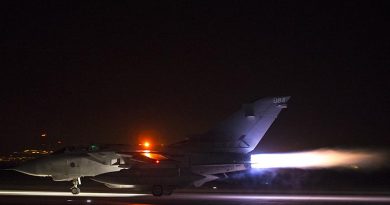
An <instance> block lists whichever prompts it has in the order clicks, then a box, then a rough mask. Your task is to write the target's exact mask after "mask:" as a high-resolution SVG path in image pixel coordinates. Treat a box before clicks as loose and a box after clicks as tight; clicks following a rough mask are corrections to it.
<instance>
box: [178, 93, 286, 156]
mask: <svg viewBox="0 0 390 205" xmlns="http://www.w3.org/2000/svg"><path fill="white" fill-rule="evenodd" d="M289 99H290V96H284V97H266V98H262V99H260V100H257V101H255V102H253V103H251V104H246V105H244V106H243V107H242V108H241V109H240V110H238V111H237V112H236V113H234V114H233V115H231V116H230V117H228V118H227V119H225V120H224V121H222V122H221V123H219V124H218V125H217V126H216V127H215V128H213V129H211V130H210V131H208V132H207V133H205V134H202V135H198V136H195V137H191V138H189V139H188V140H187V141H184V142H179V143H176V144H173V146H172V147H182V148H184V147H186V149H190V150H192V151H195V152H232V153H241V154H245V153H248V152H250V151H252V150H253V149H254V148H255V147H256V146H257V144H258V143H259V142H260V140H261V139H262V138H263V136H264V135H265V133H266V132H267V130H268V129H269V128H270V126H271V125H272V123H273V122H274V121H275V119H276V118H277V117H278V115H279V113H280V111H281V110H282V109H283V108H286V107H287V102H288V100H289Z"/></svg>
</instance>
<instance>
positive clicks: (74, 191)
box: [70, 178, 81, 195]
mask: <svg viewBox="0 0 390 205" xmlns="http://www.w3.org/2000/svg"><path fill="white" fill-rule="evenodd" d="M72 183H73V186H72V188H70V190H71V192H72V194H74V195H76V194H80V189H79V188H78V187H77V186H78V185H81V179H80V178H76V179H73V181H72Z"/></svg>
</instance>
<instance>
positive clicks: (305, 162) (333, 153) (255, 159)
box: [251, 149, 382, 169]
mask: <svg viewBox="0 0 390 205" xmlns="http://www.w3.org/2000/svg"><path fill="white" fill-rule="evenodd" d="M381 159H382V156H381V154H379V153H374V152H368V151H348V150H330V149H320V150H313V151H306V152H293V153H272V154H252V155H251V167H252V168H312V169H313V168H332V167H350V168H354V169H358V168H360V167H361V166H362V167H366V166H372V165H375V164H376V163H379V162H380V161H381Z"/></svg>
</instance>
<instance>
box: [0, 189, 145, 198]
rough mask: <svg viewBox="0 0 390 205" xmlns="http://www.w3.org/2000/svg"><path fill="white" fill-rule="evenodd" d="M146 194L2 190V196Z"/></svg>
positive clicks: (133, 195) (0, 191) (125, 195)
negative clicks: (76, 193) (74, 193)
mask: <svg viewBox="0 0 390 205" xmlns="http://www.w3.org/2000/svg"><path fill="white" fill-rule="evenodd" d="M145 195H146V194H130V193H96V192H82V193H80V194H78V195H73V194H72V193H70V192H55V191H10V190H0V196H74V197H136V196H145Z"/></svg>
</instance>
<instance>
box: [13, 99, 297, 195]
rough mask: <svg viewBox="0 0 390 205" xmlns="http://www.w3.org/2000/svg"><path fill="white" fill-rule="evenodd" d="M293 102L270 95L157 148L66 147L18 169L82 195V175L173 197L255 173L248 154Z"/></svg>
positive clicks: (17, 169)
mask: <svg viewBox="0 0 390 205" xmlns="http://www.w3.org/2000/svg"><path fill="white" fill-rule="evenodd" d="M289 99H290V97H289V96H285V97H266V98H262V99H259V100H257V101H255V102H253V103H250V104H245V105H243V106H242V108H241V109H240V110H238V111H237V112H236V113H234V114H233V115H231V116H230V117H228V118H227V119H225V120H224V121H222V122H220V123H219V124H217V126H215V127H214V128H212V129H210V130H209V131H207V132H204V133H203V134H199V135H194V136H190V137H188V138H186V139H185V140H183V141H180V142H177V143H174V144H171V145H168V146H164V147H161V148H160V149H157V150H152V149H147V148H146V147H145V148H143V149H140V147H139V146H130V145H90V146H80V147H66V148H63V149H62V150H58V151H56V152H54V153H52V154H51V155H49V156H46V157H42V158H38V159H35V160H32V161H28V162H26V163H24V164H22V165H20V166H18V167H16V168H14V169H13V170H15V171H18V172H21V173H24V174H28V175H33V176H39V177H51V178H52V179H53V180H54V181H72V182H73V186H72V187H71V192H72V193H73V194H78V193H80V189H79V188H78V186H79V185H80V184H81V178H82V177H91V179H92V180H94V181H97V182H100V183H103V184H104V185H106V186H107V187H109V188H132V187H135V186H146V187H148V188H150V190H151V192H152V194H153V195H154V196H162V195H170V194H172V192H173V191H174V189H175V188H178V187H185V186H190V185H192V186H195V187H200V186H202V185H203V184H205V183H207V182H210V181H213V180H216V179H218V178H220V177H226V176H227V175H226V173H229V172H237V171H242V170H247V169H250V168H251V164H250V154H249V153H250V152H251V151H252V150H253V149H254V148H255V147H256V146H257V145H258V143H259V142H260V140H261V139H262V138H263V136H264V135H265V133H266V132H267V130H268V129H269V128H270V126H271V125H272V123H273V122H274V120H275V119H276V118H277V116H278V115H279V113H280V111H281V110H282V109H283V108H286V107H287V102H288V100H289Z"/></svg>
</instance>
